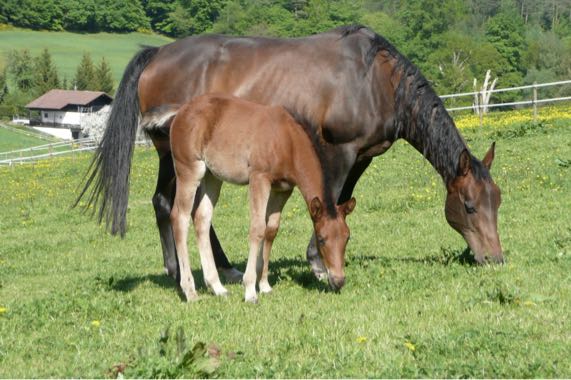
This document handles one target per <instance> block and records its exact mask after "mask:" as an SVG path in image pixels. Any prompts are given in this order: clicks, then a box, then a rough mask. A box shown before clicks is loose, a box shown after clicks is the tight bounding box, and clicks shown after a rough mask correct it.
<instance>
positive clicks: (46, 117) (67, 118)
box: [41, 110, 81, 125]
mask: <svg viewBox="0 0 571 380" xmlns="http://www.w3.org/2000/svg"><path fill="white" fill-rule="evenodd" d="M41 119H42V124H47V125H49V124H54V123H55V124H67V125H79V124H80V121H81V113H79V112H71V111H48V110H42V111H41Z"/></svg>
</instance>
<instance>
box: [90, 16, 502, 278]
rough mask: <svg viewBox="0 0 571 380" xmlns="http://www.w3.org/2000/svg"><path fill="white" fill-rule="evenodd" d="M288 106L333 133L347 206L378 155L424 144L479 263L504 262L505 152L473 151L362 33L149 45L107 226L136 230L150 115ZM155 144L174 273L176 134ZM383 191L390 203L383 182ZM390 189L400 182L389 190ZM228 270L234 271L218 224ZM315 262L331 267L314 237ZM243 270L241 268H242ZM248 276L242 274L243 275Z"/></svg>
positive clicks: (106, 200) (108, 144) (221, 263)
mask: <svg viewBox="0 0 571 380" xmlns="http://www.w3.org/2000/svg"><path fill="white" fill-rule="evenodd" d="M213 92H216V93H223V94H229V95H235V96H238V97H240V98H242V99H246V100H250V101H253V102H256V103H260V104H266V105H281V106H283V107H284V108H286V109H287V110H288V111H289V112H290V113H291V114H292V115H294V116H295V118H296V120H298V121H300V122H302V124H305V125H307V126H309V128H311V129H312V130H313V131H314V132H315V133H316V134H318V135H319V136H321V138H322V139H323V141H324V143H323V145H322V150H323V159H324V162H323V163H324V164H326V165H327V168H328V169H327V171H328V174H329V175H330V176H331V178H332V181H331V186H332V191H333V194H334V195H335V197H336V198H337V202H338V204H341V203H344V202H346V201H347V200H349V199H350V198H351V194H352V192H353V189H354V187H355V185H356V183H357V180H358V179H359V177H360V176H361V174H362V173H363V172H364V170H365V169H366V168H367V166H368V165H369V164H370V162H371V160H372V159H373V157H375V156H378V155H381V154H383V153H384V152H385V151H386V150H387V149H389V148H390V147H391V145H392V144H393V142H394V141H396V140H398V139H405V140H406V141H408V142H409V143H410V144H412V145H413V146H414V147H415V148H416V149H417V150H418V151H419V152H420V153H421V154H422V155H423V156H424V157H425V158H426V159H427V160H428V161H429V162H430V163H431V164H432V166H433V167H434V168H435V169H436V171H437V172H438V173H439V174H440V175H441V177H442V180H443V182H444V186H445V188H446V190H447V198H446V207H445V216H446V219H447V220H448V222H449V223H450V225H451V226H452V227H453V228H454V229H455V230H457V231H458V232H459V233H460V234H462V236H463V237H464V239H465V240H466V241H467V243H468V245H469V246H470V248H471V250H472V251H473V252H474V255H475V258H476V260H477V262H479V263H485V262H488V261H491V262H503V255H502V248H501V245H500V239H499V236H498V232H497V213H498V207H499V204H500V190H499V189H498V187H497V186H496V184H495V183H494V181H493V180H492V178H491V176H490V172H489V169H490V166H491V164H492V160H493V158H494V146H493V145H492V147H491V148H490V150H489V151H488V153H487V154H486V156H485V158H484V160H483V161H479V160H478V159H476V158H475V157H474V156H473V155H472V153H470V151H469V149H468V147H467V146H466V143H465V142H464V140H463V139H462V137H461V136H460V133H459V132H458V130H457V129H456V126H455V125H454V122H453V120H452V118H451V117H450V116H449V115H448V113H447V112H446V110H445V108H444V105H443V104H442V102H441V100H440V98H439V97H438V96H437V95H436V93H435V92H434V91H433V90H432V88H431V87H430V85H429V83H428V82H427V80H426V79H425V78H424V77H423V76H422V74H421V73H420V72H419V71H418V69H417V68H416V67H415V66H414V65H413V64H411V63H410V62H409V61H408V60H407V59H406V58H405V57H404V56H403V55H402V54H400V53H399V52H398V51H397V50H396V49H395V48H394V47H393V46H392V45H391V44H390V43H389V42H388V41H387V40H385V39H384V38H382V37H381V36H379V35H377V34H375V33H374V32H373V31H371V30H370V29H368V28H365V27H362V26H348V27H341V28H337V29H334V30H331V31H328V32H325V33H321V34H316V35H313V36H308V37H304V38H291V39H280V38H262V37H231V36H219V35H204V36H193V37H188V38H184V39H181V40H179V41H175V42H173V43H171V44H168V45H165V46H162V47H160V48H146V49H143V50H141V51H140V52H139V53H138V54H137V55H135V57H134V58H133V59H132V60H131V62H130V63H129V65H128V66H127V68H126V70H125V74H124V75H123V79H122V81H121V84H120V85H119V88H118V91H117V94H116V96H115V100H114V107H113V109H112V111H111V115H110V118H109V121H108V127H107V130H106V132H105V135H104V137H103V140H102V142H101V144H100V146H99V148H98V150H97V152H96V154H95V158H94V161H93V165H92V167H91V170H90V173H89V177H88V180H87V183H86V186H85V188H84V190H83V192H82V194H81V195H83V194H84V193H86V192H87V191H88V190H89V188H90V187H91V196H90V198H89V204H97V203H98V204H99V220H100V221H101V220H103V219H105V221H106V222H107V224H108V225H109V226H110V229H111V232H112V233H120V234H121V235H124V233H125V230H126V211H127V199H128V193H129V172H130V166H131V155H132V149H133V146H134V141H135V136H136V131H137V126H138V121H139V117H140V115H141V114H143V115H144V114H145V113H148V112H152V113H154V114H160V113H161V112H163V110H164V111H167V110H168V107H165V105H168V104H184V103H186V102H187V101H189V100H190V99H192V98H194V97H196V96H199V95H202V94H205V93H213ZM163 120H164V123H165V124H164V128H161V129H160V132H157V133H155V134H153V136H152V140H153V143H154V145H155V147H156V149H157V152H158V154H159V158H160V166H159V175H158V181H157V188H156V192H155V195H154V197H153V205H154V207H155V213H156V220H157V225H158V227H159V231H160V237H161V243H162V248H163V257H164V263H165V269H166V270H167V273H170V274H171V275H173V276H176V275H177V273H178V268H177V258H176V250H175V245H174V240H173V238H172V227H171V223H170V213H171V209H172V204H173V199H174V193H175V184H174V180H173V178H174V175H175V173H174V169H173V164H172V159H171V154H170V146H169V137H168V133H167V132H165V131H166V130H168V127H169V119H168V118H166V117H165V118H164V119H163ZM378 185H379V190H378V194H379V196H383V192H382V185H383V184H378ZM387 185H388V186H390V185H389V184H387ZM210 237H211V241H212V246H213V248H214V255H215V260H216V263H217V266H218V267H219V268H221V269H224V270H225V272H226V273H230V274H232V272H231V271H230V270H229V268H231V265H230V263H229V262H228V260H227V259H226V256H225V255H224V253H223V251H222V249H221V247H220V244H219V242H218V240H217V238H216V234H215V232H214V230H213V229H211V231H210ZM307 258H308V260H309V261H310V263H311V266H312V270H313V271H314V273H315V274H316V275H321V274H323V273H324V272H325V269H324V267H323V264H322V263H321V260H320V258H319V255H318V254H317V250H316V247H315V239H313V238H312V239H311V241H310V244H309V246H308V250H307ZM234 273H235V272H234ZM232 277H238V276H232Z"/></svg>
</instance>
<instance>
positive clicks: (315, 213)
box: [309, 197, 323, 221]
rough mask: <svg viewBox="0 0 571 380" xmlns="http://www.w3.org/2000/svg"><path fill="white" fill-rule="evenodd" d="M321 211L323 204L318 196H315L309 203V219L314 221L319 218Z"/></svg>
mask: <svg viewBox="0 0 571 380" xmlns="http://www.w3.org/2000/svg"><path fill="white" fill-rule="evenodd" d="M322 213H323V204H322V203H321V201H320V200H319V198H318V197H315V198H313V199H312V200H311V202H310V203H309V214H310V215H311V219H313V220H314V221H316V220H318V219H319V218H321V214H322Z"/></svg>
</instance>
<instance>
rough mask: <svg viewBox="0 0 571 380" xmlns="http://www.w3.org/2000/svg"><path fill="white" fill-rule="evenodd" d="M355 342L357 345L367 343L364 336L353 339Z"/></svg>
mask: <svg viewBox="0 0 571 380" xmlns="http://www.w3.org/2000/svg"><path fill="white" fill-rule="evenodd" d="M355 340H356V341H357V343H365V342H366V341H367V337H366V336H358V337H357V339H355Z"/></svg>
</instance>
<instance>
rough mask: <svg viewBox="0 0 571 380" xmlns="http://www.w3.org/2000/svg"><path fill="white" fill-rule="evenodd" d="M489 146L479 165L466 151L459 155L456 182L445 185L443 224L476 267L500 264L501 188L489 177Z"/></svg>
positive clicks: (492, 157) (501, 261)
mask: <svg viewBox="0 0 571 380" xmlns="http://www.w3.org/2000/svg"><path fill="white" fill-rule="evenodd" d="M494 147H495V144H492V146H491V147H490V149H489V150H488V153H486V156H485V157H484V159H483V160H482V162H479V161H478V160H476V159H475V158H473V157H472V156H471V155H470V153H468V151H467V150H464V151H463V152H462V153H461V154H460V159H459V163H458V172H457V176H456V178H454V179H453V180H452V181H450V182H449V183H448V184H447V186H446V187H447V190H448V195H447V197H446V206H445V213H446V220H448V223H449V224H450V225H451V226H452V228H454V229H455V230H456V231H458V232H459V233H460V234H461V235H462V236H463V237H464V239H465V240H466V242H467V243H468V245H469V246H470V249H471V250H472V251H473V252H474V256H475V259H476V261H477V262H478V263H480V264H484V263H486V262H490V261H491V262H495V263H503V261H504V257H503V254H502V246H501V244H500V237H499V236H498V208H499V207H500V203H501V200H502V199H501V194H500V188H499V187H498V186H497V185H496V184H495V183H494V181H493V180H492V177H490V174H489V170H490V168H491V166H492V161H493V160H494Z"/></svg>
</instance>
